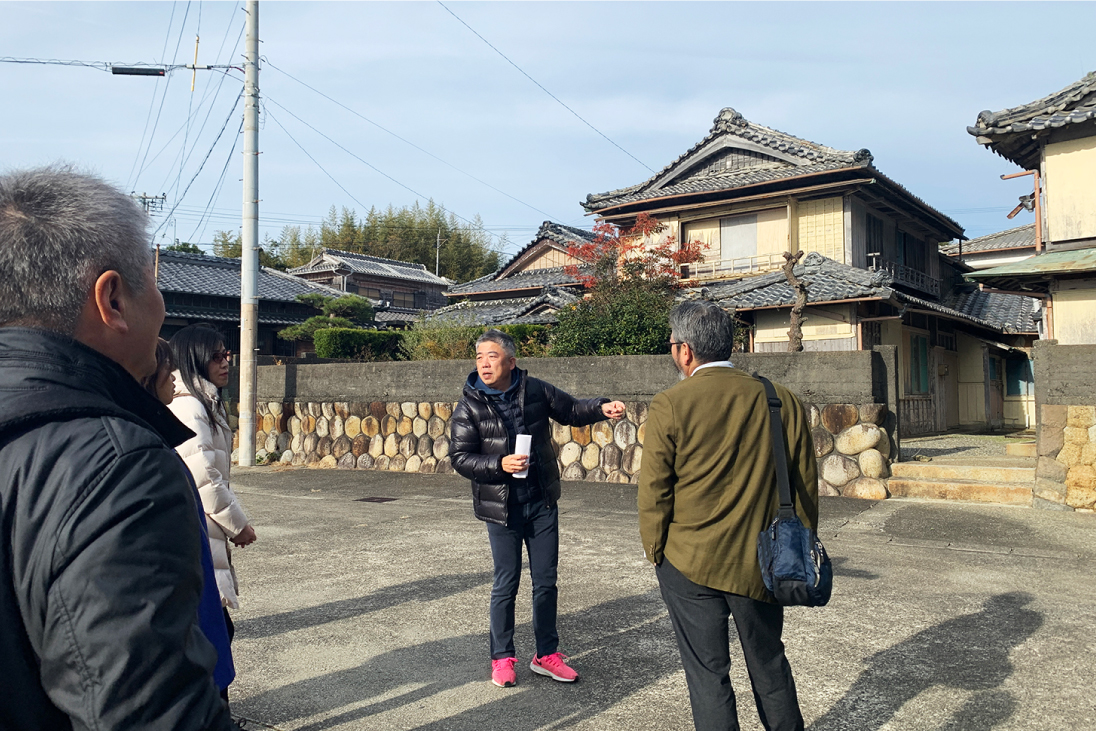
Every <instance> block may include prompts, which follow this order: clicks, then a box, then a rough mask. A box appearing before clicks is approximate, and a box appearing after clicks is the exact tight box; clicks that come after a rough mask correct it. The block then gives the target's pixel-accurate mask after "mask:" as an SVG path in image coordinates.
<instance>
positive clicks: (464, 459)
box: [449, 369, 609, 524]
mask: <svg viewBox="0 0 1096 731" xmlns="http://www.w3.org/2000/svg"><path fill="white" fill-rule="evenodd" d="M514 372H515V374H517V373H520V374H521V383H520V384H519V385H518V395H517V405H518V408H520V409H521V410H522V414H523V418H524V421H525V428H526V429H527V430H528V432H529V434H531V435H532V437H533V440H532V441H533V457H534V459H533V464H534V465H535V466H536V469H537V477H538V478H539V480H540V486H541V490H542V492H543V493H544V499H545V501H546V502H547V503H548V504H549V505H555V504H556V501H557V500H559V467H558V466H557V465H556V453H555V451H554V450H553V449H552V428H551V424H550V423H549V422H548V419H549V417H550V418H552V419H555V420H556V421H558V422H559V423H561V424H565V425H567V426H586V425H587V424H593V423H595V422H598V421H601V420H603V419H604V418H605V415H604V414H603V413H602V411H601V405H602V404H604V403H607V402H608V401H609V399H607V398H592V399H576V398H574V397H573V396H571V395H570V394H568V393H566V392H565V391H560V390H559V389H558V388H556V387H555V386H553V385H552V384H550V383H546V382H545V381H541V380H539V379H537V378H530V377H529V376H528V374H527V373H526V372H525V371H522V370H520V369H514ZM477 378H478V374H477V373H476V372H475V371H472V373H471V375H469V376H468V381H467V382H466V383H465V385H464V396H463V398H461V400H460V403H458V404H457V408H456V409H455V410H454V411H453V418H452V421H451V424H452V427H451V436H450V443H449V456H450V459H451V460H452V462H453V469H455V470H456V471H457V472H458V473H460V474H461V475H462V476H464V477H467V478H468V479H469V480H471V481H472V509H473V511H474V512H475V514H476V517H477V518H479V519H480V520H485V521H488V522H491V523H499V524H505V523H506V518H507V514H508V513H507V501H508V499H509V496H510V482H511V480H512V479H513V478H511V477H510V475H508V474H507V473H506V472H505V471H503V469H502V458H503V457H505V456H506V455H508V454H511V450H510V439H509V435H508V434H507V432H506V424H505V423H504V422H503V420H502V416H500V415H499V413H498V411H497V410H496V409H495V407H494V406H493V405H492V404H491V402H490V401H489V400H488V398H487V396H486V395H485V394H484V393H483V392H482V391H480V390H479V389H477V388H476V386H475V383H476V379H477Z"/></svg>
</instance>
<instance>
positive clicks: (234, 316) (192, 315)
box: [165, 304, 309, 325]
mask: <svg viewBox="0 0 1096 731" xmlns="http://www.w3.org/2000/svg"><path fill="white" fill-rule="evenodd" d="M165 317H178V318H184V319H187V320H207V321H210V322H237V323H238V322H239V321H240V313H239V312H238V311H237V312H226V311H224V310H215V309H213V308H210V307H185V306H179V305H173V304H169V305H167V307H166V313H165ZM308 318H309V315H298V316H294V315H290V314H285V313H281V312H279V313H270V312H263V311H261V310H260V311H259V324H260V325H299V324H300V323H302V322H304V321H305V320H307V319H308Z"/></svg>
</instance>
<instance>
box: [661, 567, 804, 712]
mask: <svg viewBox="0 0 1096 731" xmlns="http://www.w3.org/2000/svg"><path fill="white" fill-rule="evenodd" d="M658 584H659V588H660V589H661V590H662V599H663V600H664V601H665V602H666V608H667V609H668V610H669V612H670V622H671V623H672V624H673V626H674V634H675V635H676V636H677V646H678V649H679V650H680V651H681V664H682V665H683V666H684V668H685V680H686V682H687V683H688V685H689V702H690V703H691V704H692V708H693V725H694V726H695V727H696V731H738V708H737V706H736V705H735V697H734V689H733V688H731V678H730V676H729V673H730V669H731V656H730V645H729V638H728V624H727V620H728V618H729V617H734V623H735V627H737V628H738V638H739V641H740V642H741V643H742V653H743V654H744V655H745V658H746V670H747V671H748V672H749V675H750V684H751V685H752V686H753V694H754V700H755V701H756V702H757V712H758V715H759V716H760V717H761V725H762V726H764V727H765V729H767V731H802V729H803V716H802V714H801V713H800V712H799V699H798V698H797V696H796V694H795V680H794V679H793V678H792V669H791V666H790V665H789V664H788V658H787V657H785V655H784V643H783V642H782V641H781V639H780V635H781V633H782V632H783V629H784V608H783V607H781V606H779V605H777V604H768V603H766V602H759V601H757V600H756V599H750V598H749V597H744V596H740V595H738V594H730V593H728V592H725V591H719V590H717V589H711V588H709V587H706V586H701V585H700V584H696V583H694V582H692V581H690V580H689V579H688V578H686V577H685V576H684V575H683V574H682V573H681V572H680V571H678V570H677V569H676V568H674V567H673V566H671V565H670V562H669V561H666V560H663V561H662V563H661V565H659V567H658Z"/></svg>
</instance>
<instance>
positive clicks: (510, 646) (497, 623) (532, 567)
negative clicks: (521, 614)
mask: <svg viewBox="0 0 1096 731" xmlns="http://www.w3.org/2000/svg"><path fill="white" fill-rule="evenodd" d="M487 537H488V539H489V540H490V541H491V556H492V558H494V561H495V583H494V586H492V587H491V659H492V660H498V659H499V658H503V657H514V656H515V652H514V601H515V599H516V598H517V595H518V585H519V583H520V581H521V545H522V544H523V543H524V544H525V548H526V550H527V551H528V552H529V574H530V576H531V577H532V579H533V636H534V637H536V640H537V655H539V656H541V657H544V656H545V655H551V654H552V653H553V652H555V651H556V648H557V647H558V646H559V635H558V634H557V633H556V596H557V591H556V565H557V564H558V563H559V510H558V509H557V508H554V507H552V508H549V507H548V506H547V505H546V504H545V503H544V501H543V500H535V501H533V502H530V503H521V504H515V505H511V506H510V515H509V519H508V520H507V523H506V525H498V524H497V523H488V524H487Z"/></svg>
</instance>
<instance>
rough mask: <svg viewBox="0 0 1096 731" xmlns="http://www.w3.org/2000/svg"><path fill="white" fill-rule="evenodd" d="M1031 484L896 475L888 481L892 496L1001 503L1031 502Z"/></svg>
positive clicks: (888, 488)
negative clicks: (918, 478)
mask: <svg viewBox="0 0 1096 731" xmlns="http://www.w3.org/2000/svg"><path fill="white" fill-rule="evenodd" d="M1031 488H1032V485H1031V483H1030V482H1029V483H1028V484H1026V485H1018V484H1014V483H1004V484H1002V483H991V482H977V481H974V480H916V479H908V478H899V477H892V478H891V479H890V480H888V481H887V492H889V493H890V494H891V497H912V498H923V499H927V500H963V501H967V502H978V503H998V504H1000V505H1031Z"/></svg>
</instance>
